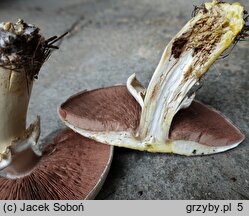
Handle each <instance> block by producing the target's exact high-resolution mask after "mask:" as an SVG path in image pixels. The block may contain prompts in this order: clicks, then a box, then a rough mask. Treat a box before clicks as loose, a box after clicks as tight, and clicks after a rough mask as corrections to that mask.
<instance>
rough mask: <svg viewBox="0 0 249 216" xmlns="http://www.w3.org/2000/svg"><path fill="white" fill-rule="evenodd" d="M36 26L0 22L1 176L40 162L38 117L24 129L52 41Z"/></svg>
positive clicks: (18, 174)
mask: <svg viewBox="0 0 249 216" xmlns="http://www.w3.org/2000/svg"><path fill="white" fill-rule="evenodd" d="M58 39H60V38H58V37H52V38H50V39H48V40H45V38H44V37H43V36H42V35H41V34H40V33H39V28H37V27H35V26H34V25H31V24H27V23H25V22H24V21H23V20H18V22H17V23H15V24H13V23H10V22H5V23H1V24H0V175H1V176H5V177H7V178H18V177H21V176H24V175H27V174H28V173H29V172H30V171H31V170H32V169H33V167H34V166H35V165H36V164H37V162H38V161H39V158H40V156H41V152H40V151H39V148H38V145H37V142H38V138H39V135H40V119H39V117H38V119H37V120H36V121H35V122H34V123H33V124H31V125H30V126H29V127H28V128H26V117H27V110H28V104H29V99H30V96H31V91H32V86H33V81H34V79H35V78H37V76H38V73H39V71H40V68H41V66H42V64H43V63H44V62H45V60H46V59H47V58H48V57H49V55H50V53H51V48H57V47H56V46H52V44H53V43H54V42H55V41H57V40H58Z"/></svg>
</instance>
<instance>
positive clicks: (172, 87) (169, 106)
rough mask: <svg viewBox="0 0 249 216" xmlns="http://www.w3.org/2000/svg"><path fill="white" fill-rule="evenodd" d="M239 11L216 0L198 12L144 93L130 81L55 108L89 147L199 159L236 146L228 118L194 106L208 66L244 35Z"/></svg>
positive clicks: (169, 47) (175, 39) (165, 55)
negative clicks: (195, 89)
mask: <svg viewBox="0 0 249 216" xmlns="http://www.w3.org/2000/svg"><path fill="white" fill-rule="evenodd" d="M245 14H246V12H245V11H244V8H243V6H242V5H241V4H240V3H233V4H229V3H225V2H221V1H217V0H214V1H212V2H208V3H205V4H203V5H202V6H201V7H196V9H195V11H194V14H193V15H194V16H193V18H192V19H191V20H190V21H189V22H187V24H186V25H185V26H184V27H183V28H182V29H181V30H180V32H179V33H177V34H176V36H174V37H173V39H172V40H171V41H170V42H169V44H168V45H167V46H166V48H165V51H164V53H163V55H162V57H161V60H160V62H159V64H158V66H157V68H156V70H155V72H154V74H153V76H152V78H151V80H150V83H149V85H148V87H147V89H145V88H144V87H143V86H142V85H141V84H140V83H139V82H138V80H137V79H136V76H135V74H133V75H131V76H130V77H129V78H128V80H127V84H126V86H125V85H123V86H121V85H120V86H113V87H108V88H101V89H96V90H92V91H85V92H82V93H78V94H76V95H74V96H72V97H70V98H69V99H68V100H67V101H65V102H64V103H63V104H62V105H61V106H60V108H59V115H60V118H61V119H62V121H63V122H64V123H65V124H66V125H67V126H68V127H69V128H71V129H73V130H74V131H76V132H77V133H79V134H81V135H83V136H84V137H87V138H90V139H93V140H95V141H98V142H101V143H104V144H109V145H114V146H119V147H126V148H131V149H137V150H141V151H149V152H161V153H176V154H182V155H188V156H189V155H203V154H213V153H218V152H223V151H226V150H228V149H231V148H234V147H236V146H238V145H239V143H241V142H242V141H243V139H244V135H243V134H242V133H241V132H240V131H239V129H237V128H236V127H235V126H234V125H233V124H232V123H231V122H230V121H229V120H228V119H227V118H226V117H224V116H223V115H222V114H221V113H219V112H218V111H216V110H214V109H213V108H211V107H209V106H206V105H204V104H203V103H201V102H198V101H193V99H194V97H195V93H190V90H191V89H193V88H192V87H193V86H195V85H198V83H199V81H200V79H201V78H202V77H203V76H204V75H205V73H206V72H207V71H208V69H209V68H210V66H211V65H212V64H213V63H214V62H215V60H216V59H217V58H219V56H220V55H221V54H222V53H223V52H224V51H225V50H226V49H228V47H229V46H230V45H231V44H233V43H235V42H236V41H237V40H238V38H239V37H240V36H242V34H243V33H244V31H245V30H248V26H246V23H245V20H246V15H245Z"/></svg>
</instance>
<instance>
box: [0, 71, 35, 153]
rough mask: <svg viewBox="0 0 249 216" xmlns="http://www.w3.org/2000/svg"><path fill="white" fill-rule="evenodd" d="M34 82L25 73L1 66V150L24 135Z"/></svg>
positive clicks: (3, 150)
mask: <svg viewBox="0 0 249 216" xmlns="http://www.w3.org/2000/svg"><path fill="white" fill-rule="evenodd" d="M31 88H32V82H31V81H30V80H28V79H27V77H26V76H25V74H24V73H18V72H15V71H12V70H11V69H4V68H0V116H1V121H0V152H1V153H4V152H5V151H6V150H7V148H8V147H9V146H10V145H11V143H12V141H13V140H15V139H17V138H18V137H23V136H24V133H25V130H26V115H27V109H28V104H29V98H30V94H31Z"/></svg>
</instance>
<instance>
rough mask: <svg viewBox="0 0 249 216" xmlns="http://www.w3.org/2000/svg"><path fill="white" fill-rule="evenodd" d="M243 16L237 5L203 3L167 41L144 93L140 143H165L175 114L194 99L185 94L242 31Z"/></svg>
mask: <svg viewBox="0 0 249 216" xmlns="http://www.w3.org/2000/svg"><path fill="white" fill-rule="evenodd" d="M243 12H244V9H243V7H242V6H241V5H240V4H239V3H234V4H228V3H221V2H219V1H216V0H214V1H213V2H211V3H206V4H205V5H203V8H200V9H199V12H198V14H197V15H196V16H195V17H193V18H192V19H191V20H190V21H189V22H188V23H187V24H186V25H185V26H184V27H183V29H182V30H181V31H180V32H179V33H178V34H177V35H176V36H175V37H174V38H173V39H172V40H171V42H170V43H169V44H168V45H167V47H166V49H165V51H164V53H163V55H162V58H161V60H160V62H159V64H158V66H157V68H156V70H155V72H154V74H153V77H152V79H151V81H150V83H149V86H148V89H147V92H146V96H145V99H144V107H143V110H142V114H141V120H140V125H139V129H138V134H137V136H138V137H139V138H140V139H143V140H146V142H147V143H167V140H168V139H169V132H170V126H171V123H172V120H173V118H174V116H175V114H176V113H177V112H178V111H179V110H180V109H181V108H183V107H186V106H185V104H189V105H190V103H191V101H192V100H193V98H194V97H193V96H192V95H190V96H191V97H190V98H189V97H188V95H187V94H188V92H189V90H190V89H191V88H192V87H193V86H194V85H195V84H196V83H198V82H199V80H200V78H201V77H202V76H203V75H204V74H205V73H206V72H207V71H208V69H209V67H210V66H211V65H212V64H213V63H214V61H215V60H216V59H217V58H218V57H219V56H220V55H221V54H222V52H223V51H224V50H226V49H227V48H228V47H229V46H230V45H231V43H232V42H233V41H234V39H235V37H236V36H237V35H238V33H240V31H241V30H242V28H243V26H244V24H245V22H244V19H243ZM189 102H190V103H189Z"/></svg>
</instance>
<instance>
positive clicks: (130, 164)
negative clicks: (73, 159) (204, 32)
mask: <svg viewBox="0 0 249 216" xmlns="http://www.w3.org/2000/svg"><path fill="white" fill-rule="evenodd" d="M203 2H204V1H190V0H186V1H185V0H153V1H151V0H140V1H138V0H137V1H136V0H70V1H66V0H42V1H41V0H1V1H0V16H1V20H2V21H7V20H11V21H15V20H16V19H17V18H18V17H20V18H23V19H25V20H26V21H27V22H30V23H34V24H36V25H37V26H39V27H40V28H41V29H42V32H43V33H44V35H45V36H47V37H48V36H53V35H55V34H57V35H59V34H62V33H64V32H65V31H71V34H70V35H69V36H68V37H66V38H65V39H64V40H63V42H62V44H61V48H60V50H59V51H56V52H54V53H53V55H52V57H51V59H49V61H48V62H47V63H46V64H45V65H44V67H43V68H42V70H41V72H40V76H39V79H38V81H37V82H36V83H35V86H34V89H33V95H32V98H31V103H30V109H29V121H31V120H33V119H34V118H35V116H36V115H37V114H39V115H40V116H41V119H42V134H41V138H42V139H45V138H46V137H47V136H48V135H49V134H50V133H52V132H53V131H56V130H58V129H61V128H63V127H64V125H63V124H62V123H61V122H60V120H59V118H58V116H57V107H58V105H59V104H60V103H61V102H63V101H64V100H65V99H66V98H68V97H69V96H70V95H72V94H74V93H76V92H78V91H80V90H83V89H93V88H98V87H103V86H110V85H113V84H117V83H125V81H126V79H127V77H128V76H129V75H130V74H132V73H136V74H137V76H138V78H139V79H140V80H141V81H142V83H143V84H144V85H147V84H148V82H149V79H150V77H151V75H152V73H153V70H154V69H155V67H156V65H157V63H158V62H159V59H160V56H161V54H162V52H163V50H164V47H165V45H166V44H167V42H169V40H170V38H171V37H172V36H173V35H174V34H175V33H177V31H178V30H179V29H180V28H181V27H182V26H183V25H184V24H185V23H186V22H187V21H188V20H189V19H190V15H191V12H192V10H193V5H199V4H201V3H203ZM242 2H243V4H244V5H245V6H246V7H247V9H249V2H248V1H247V0H242ZM248 47H249V42H241V43H239V44H238V46H237V47H236V48H235V49H234V50H233V52H232V53H231V55H230V56H229V57H228V58H226V59H224V60H220V61H217V62H216V63H215V65H214V66H213V67H212V68H211V69H210V72H209V73H208V75H207V76H206V77H205V83H204V86H203V87H202V89H201V90H200V91H199V92H198V94H197V99H199V100H201V101H203V102H205V103H206V104H209V105H211V106H213V107H215V108H216V109H218V110H220V111H221V112H222V113H224V114H225V115H226V116H227V117H229V118H230V119H231V120H232V121H233V122H234V123H235V124H236V125H237V126H239V128H240V129H241V130H242V131H243V132H244V133H245V135H246V140H245V141H244V142H243V143H242V144H241V145H240V146H239V147H238V148H236V149H234V150H231V151H229V152H226V153H221V154H218V155H212V156H204V157H183V156H178V155H168V154H165V155H164V154H152V153H146V152H138V151H133V150H129V149H123V148H115V154H114V159H113V164H112V167H111V170H110V173H109V176H108V178H107V180H106V183H105V184H104V186H103V189H102V190H101V192H100V194H99V195H98V197H97V198H98V199H249V169H248V164H249V157H248V150H249V145H248V143H249V131H248V129H249V128H248V125H249V123H248V122H249V81H248V80H249V72H248V68H249V62H248V54H249V49H248Z"/></svg>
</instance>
